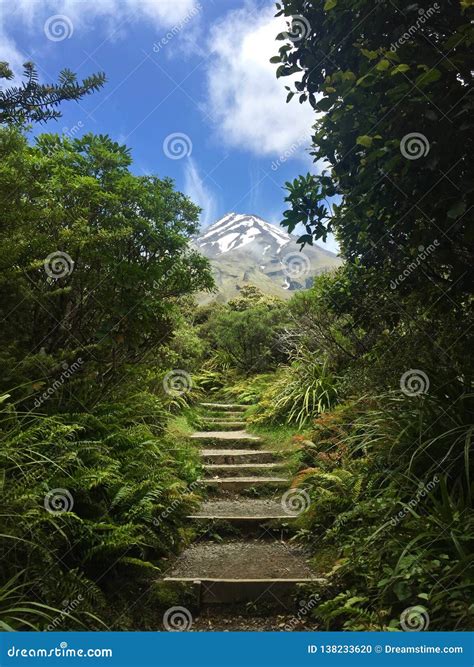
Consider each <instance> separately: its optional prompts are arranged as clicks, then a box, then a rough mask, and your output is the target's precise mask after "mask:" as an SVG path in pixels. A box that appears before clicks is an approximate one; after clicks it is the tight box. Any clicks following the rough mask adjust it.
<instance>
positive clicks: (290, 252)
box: [193, 211, 341, 300]
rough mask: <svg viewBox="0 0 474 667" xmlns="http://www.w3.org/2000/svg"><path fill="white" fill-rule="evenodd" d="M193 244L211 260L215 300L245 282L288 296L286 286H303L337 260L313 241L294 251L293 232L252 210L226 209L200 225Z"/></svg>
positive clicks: (267, 291)
mask: <svg viewBox="0 0 474 667" xmlns="http://www.w3.org/2000/svg"><path fill="white" fill-rule="evenodd" d="M193 245H194V246H195V247H196V248H197V249H198V250H199V252H200V253H201V254H202V255H204V256H205V257H207V258H208V259H209V260H210V262H211V265H212V267H213V269H214V275H215V279H216V284H217V286H218V288H219V290H220V295H219V297H218V299H219V300H226V299H228V298H231V297H232V296H235V294H237V293H238V291H239V289H240V288H241V287H242V286H243V285H245V284H247V285H248V284H252V285H256V286H257V287H259V288H260V289H261V290H262V291H263V292H265V293H268V294H273V295H275V296H280V297H282V298H288V297H289V296H290V294H291V292H292V291H294V290H298V289H305V288H307V287H309V286H310V285H311V283H312V281H313V278H314V277H315V276H316V275H318V274H319V273H321V272H324V271H328V270H330V269H332V268H334V267H336V266H338V265H339V264H340V263H341V260H340V259H339V258H338V257H337V256H336V255H334V254H333V253H331V252H329V251H327V250H324V249H323V248H320V247H319V246H317V245H313V246H306V247H305V248H304V249H303V251H302V252H300V246H299V244H298V243H297V239H296V237H295V236H292V235H291V234H288V232H286V231H285V230H284V229H282V228H281V227H278V226H277V225H273V224H271V223H270V222H267V221H266V220H264V219H263V218H261V217H260V216H259V215H255V214H253V213H252V214H251V213H236V212H235V211H232V212H230V213H226V215H224V216H223V217H222V218H220V219H219V220H217V221H216V222H214V223H213V224H212V225H210V226H209V227H206V228H205V229H204V230H203V231H202V233H201V234H200V235H199V236H198V237H197V238H196V239H195V240H194V243H193ZM210 298H211V297H209V299H210Z"/></svg>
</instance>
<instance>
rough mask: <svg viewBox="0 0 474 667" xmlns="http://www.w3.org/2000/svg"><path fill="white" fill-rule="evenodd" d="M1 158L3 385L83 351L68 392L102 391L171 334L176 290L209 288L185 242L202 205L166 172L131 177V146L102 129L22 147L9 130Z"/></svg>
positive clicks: (51, 376)
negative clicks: (176, 185)
mask: <svg viewBox="0 0 474 667" xmlns="http://www.w3.org/2000/svg"><path fill="white" fill-rule="evenodd" d="M0 154H1V156H2V170H1V171H0V190H1V191H2V192H3V193H4V196H5V197H7V198H8V200H9V202H10V206H9V208H8V210H6V211H4V213H3V214H2V219H1V224H0V239H1V242H2V253H1V255H0V269H1V278H0V289H1V291H2V305H1V307H0V313H1V316H2V318H3V321H4V326H3V327H2V334H1V336H0V342H1V343H2V358H1V359H0V364H2V361H3V364H2V382H3V383H4V386H5V387H7V388H8V387H11V386H15V385H18V384H21V383H24V382H27V381H28V380H30V381H31V380H36V381H40V382H45V385H44V387H45V388H46V387H47V386H48V384H52V383H53V382H54V380H55V379H57V378H58V376H60V374H61V363H63V362H65V363H66V364H71V363H72V362H73V361H74V360H77V358H78V357H79V356H80V357H81V358H82V360H83V362H84V365H83V366H82V368H81V372H80V378H81V382H82V386H81V387H79V386H76V388H75V392H74V395H75V396H76V397H78V398H79V399H81V397H84V398H83V400H86V399H85V397H86V396H87V397H88V399H89V398H90V396H91V394H94V393H95V395H96V396H97V398H99V396H100V395H101V393H102V391H103V387H104V385H107V384H109V382H110V380H111V379H114V378H115V375H116V373H117V371H118V369H119V367H120V365H121V364H123V363H136V362H137V361H138V360H140V359H142V358H143V355H144V354H146V353H148V352H150V351H153V350H155V348H156V347H157V346H158V345H159V344H162V343H163V342H166V340H167V339H169V338H170V337H171V334H172V331H173V328H174V327H175V321H174V319H175V317H176V315H175V313H176V304H177V300H178V299H179V297H181V296H183V295H187V294H190V293H193V292H195V291H198V290H200V289H206V288H210V287H211V285H212V278H211V275H210V272H209V267H208V263H207V260H205V259H204V258H202V257H201V256H199V255H198V254H197V253H196V252H194V251H192V250H190V249H189V246H188V242H189V238H190V236H191V235H192V234H193V233H195V232H196V230H197V216H198V211H199V209H198V208H197V207H196V206H195V205H194V204H192V203H191V202H190V201H189V199H187V198H186V197H184V196H183V195H182V194H180V193H178V192H176V191H175V190H174V189H173V184H172V182H171V181H170V180H169V179H164V180H160V179H158V178H156V177H154V176H135V175H133V174H132V173H131V171H130V169H129V167H130V163H131V160H130V156H129V151H128V149H126V148H125V147H124V146H120V145H119V144H117V143H116V142H114V141H112V140H111V139H110V138H109V137H106V136H94V135H85V136H84V137H82V138H81V139H74V140H69V139H66V138H61V137H58V136H57V135H41V136H40V137H39V138H38V139H37V143H36V146H35V147H30V146H28V145H27V143H26V140H25V139H24V138H23V137H22V136H21V135H19V134H18V133H17V132H16V131H14V130H11V129H6V130H2V131H1V132H0ZM54 253H59V255H60V260H59V261H60V267H59V272H58V273H55V264H54V259H51V255H52V254H54ZM48 258H49V259H48ZM175 344H176V341H175ZM183 344H186V343H185V342H183V343H182V344H181V348H182V347H183ZM12 369H14V370H15V373H14V374H13V373H12ZM44 376H46V378H47V380H48V382H46V380H45V379H44ZM76 377H77V378H79V375H78V376H76ZM78 384H79V383H78ZM40 388H41V387H40ZM57 396H58V397H59V395H57ZM53 404H54V401H53Z"/></svg>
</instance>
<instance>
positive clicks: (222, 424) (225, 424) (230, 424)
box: [200, 418, 246, 431]
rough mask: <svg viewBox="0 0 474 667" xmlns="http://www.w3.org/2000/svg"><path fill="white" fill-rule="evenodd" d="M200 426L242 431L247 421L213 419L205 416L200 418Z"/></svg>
mask: <svg viewBox="0 0 474 667" xmlns="http://www.w3.org/2000/svg"><path fill="white" fill-rule="evenodd" d="M200 426H201V428H203V429H205V428H206V427H207V428H218V429H219V430H220V431H241V430H242V429H244V428H245V426H246V423H245V422H241V421H240V422H236V421H222V420H218V419H216V420H214V421H212V420H211V419H208V418H204V419H201V420H200Z"/></svg>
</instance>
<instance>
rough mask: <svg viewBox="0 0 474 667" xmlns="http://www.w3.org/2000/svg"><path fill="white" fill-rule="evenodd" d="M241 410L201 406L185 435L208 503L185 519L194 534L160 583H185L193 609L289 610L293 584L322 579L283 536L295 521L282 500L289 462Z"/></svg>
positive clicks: (238, 407) (231, 405)
mask: <svg viewBox="0 0 474 667" xmlns="http://www.w3.org/2000/svg"><path fill="white" fill-rule="evenodd" d="M247 408H248V406H245V405H238V404H234V403H211V402H208V403H201V404H200V410H201V417H200V423H201V426H202V429H203V430H200V431H198V432H196V433H193V434H192V435H191V436H190V437H191V440H192V441H193V442H195V443H196V445H197V446H199V447H200V453H201V458H202V462H203V477H202V479H201V480H200V484H201V485H202V487H203V491H204V492H207V500H205V501H204V502H203V503H202V505H201V507H200V508H199V510H198V511H197V512H196V513H195V514H193V515H191V516H189V520H190V521H192V522H193V523H194V524H195V526H196V528H197V530H198V532H199V535H200V537H199V538H198V539H197V540H196V541H195V542H194V543H193V544H191V545H190V546H189V547H188V548H187V549H186V550H185V551H184V552H183V553H182V554H181V555H180V556H179V557H178V559H177V561H176V562H175V564H174V567H173V569H172V571H171V573H170V575H169V576H168V577H166V579H165V581H166V582H168V583H173V582H174V583H176V584H181V585H185V584H188V585H191V586H192V590H193V592H194V596H195V597H197V599H198V606H199V608H202V607H209V606H212V605H239V604H242V603H249V602H251V603H254V604H257V603H261V602H262V603H264V604H269V605H270V606H271V607H272V608H273V607H275V608H278V607H279V608H284V609H291V607H292V606H293V601H294V598H295V594H296V592H297V587H298V585H299V584H303V583H309V582H321V581H322V580H321V579H319V578H318V577H315V575H314V573H313V572H312V570H311V568H310V567H309V565H308V563H307V562H306V560H305V557H304V555H303V553H302V552H301V550H299V549H298V548H297V547H296V546H294V545H293V544H291V543H289V542H287V541H285V540H284V539H283V538H282V535H283V534H284V533H285V532H287V531H288V527H289V526H291V523H292V522H293V521H294V518H295V515H292V514H291V513H290V512H288V508H286V506H285V503H282V494H283V493H284V491H285V490H287V489H288V485H289V473H288V462H287V461H285V458H284V455H282V454H281V453H279V452H277V451H275V450H274V449H271V448H266V447H265V442H264V439H263V438H261V437H259V436H256V435H253V434H251V433H249V432H247V431H246V430H245V424H246V419H245V412H246V410H247ZM216 536H218V540H217V541H216V539H215V538H216Z"/></svg>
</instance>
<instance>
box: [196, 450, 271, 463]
mask: <svg viewBox="0 0 474 667" xmlns="http://www.w3.org/2000/svg"><path fill="white" fill-rule="evenodd" d="M200 453H201V458H202V460H203V463H206V464H214V465H218V464H220V463H228V464H229V465H231V464H234V463H272V462H273V461H275V460H276V459H278V458H279V453H278V452H275V451H270V450H265V449H201V452H200Z"/></svg>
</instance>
